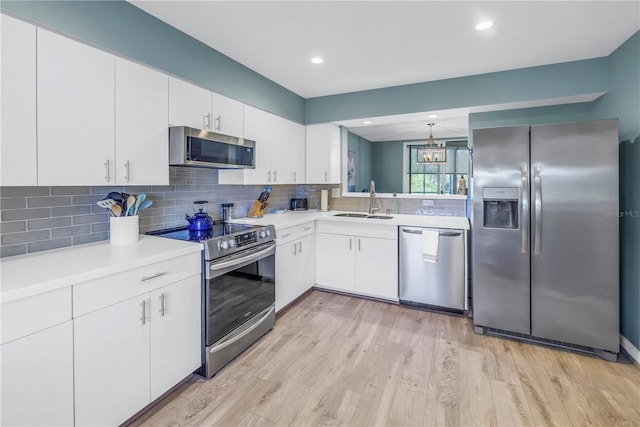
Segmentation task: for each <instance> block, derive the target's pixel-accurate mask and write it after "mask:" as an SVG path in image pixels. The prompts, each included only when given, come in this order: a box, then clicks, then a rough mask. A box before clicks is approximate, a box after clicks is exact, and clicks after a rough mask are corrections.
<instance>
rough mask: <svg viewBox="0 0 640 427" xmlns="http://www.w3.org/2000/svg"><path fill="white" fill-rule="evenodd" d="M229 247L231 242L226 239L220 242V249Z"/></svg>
mask: <svg viewBox="0 0 640 427" xmlns="http://www.w3.org/2000/svg"><path fill="white" fill-rule="evenodd" d="M228 247H229V244H228V243H227V242H225V241H224V240H223V241H222V243H220V249H227V248H228Z"/></svg>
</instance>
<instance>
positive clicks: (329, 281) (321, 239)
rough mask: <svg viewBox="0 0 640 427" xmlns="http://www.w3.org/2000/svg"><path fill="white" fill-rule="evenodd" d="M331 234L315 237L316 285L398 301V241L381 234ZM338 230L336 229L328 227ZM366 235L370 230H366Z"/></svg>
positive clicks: (320, 231) (319, 233)
mask: <svg viewBox="0 0 640 427" xmlns="http://www.w3.org/2000/svg"><path fill="white" fill-rule="evenodd" d="M351 228H352V230H351V233H353V234H334V233H325V232H322V228H321V229H320V230H319V232H318V234H317V236H316V239H317V241H316V252H317V254H318V256H317V257H316V285H317V286H319V287H323V288H327V289H335V290H340V291H345V292H350V293H356V294H362V295H367V296H372V297H377V298H384V299H390V300H396V301H397V300H398V241H397V237H395V238H394V237H391V236H393V232H392V233H391V234H390V235H389V236H387V234H389V233H385V235H384V237H380V238H378V237H370V236H363V235H358V234H356V233H357V227H356V228H355V230H354V229H353V228H354V227H351ZM331 231H340V230H331ZM369 234H370V233H369Z"/></svg>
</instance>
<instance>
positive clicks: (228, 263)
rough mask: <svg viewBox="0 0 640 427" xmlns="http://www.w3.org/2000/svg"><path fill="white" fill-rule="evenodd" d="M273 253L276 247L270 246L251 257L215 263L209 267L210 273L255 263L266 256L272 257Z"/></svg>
mask: <svg viewBox="0 0 640 427" xmlns="http://www.w3.org/2000/svg"><path fill="white" fill-rule="evenodd" d="M274 253H276V247H275V246H270V247H268V248H267V249H263V250H261V251H259V252H255V253H253V254H251V255H247V256H243V257H240V258H237V259H233V260H231V261H225V262H220V263H215V264H211V267H209V268H210V269H211V270H212V271H218V270H224V269H227V268H229V267H235V266H236V265H237V266H240V265H242V264H249V263H252V262H253V261H256V260H258V259H260V258H262V257H264V256H268V255H273V254H274Z"/></svg>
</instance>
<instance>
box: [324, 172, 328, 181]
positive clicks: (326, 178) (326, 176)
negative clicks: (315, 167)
mask: <svg viewBox="0 0 640 427" xmlns="http://www.w3.org/2000/svg"><path fill="white" fill-rule="evenodd" d="M324 182H329V174H328V173H327V172H326V171H325V172H324Z"/></svg>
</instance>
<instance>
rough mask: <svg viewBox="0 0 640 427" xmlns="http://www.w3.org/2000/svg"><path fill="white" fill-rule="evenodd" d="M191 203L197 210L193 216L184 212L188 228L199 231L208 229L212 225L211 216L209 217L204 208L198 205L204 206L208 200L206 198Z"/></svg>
mask: <svg viewBox="0 0 640 427" xmlns="http://www.w3.org/2000/svg"><path fill="white" fill-rule="evenodd" d="M193 204H194V205H196V207H197V208H198V212H196V213H195V214H194V215H193V216H189V214H185V219H186V220H187V221H189V230H191V231H200V230H208V229H210V228H211V227H212V226H213V218H211V217H210V216H209V215H208V214H207V213H206V212H205V211H204V208H202V207H200V206H206V205H207V204H209V202H207V201H206V200H198V201H196V202H193ZM194 210H195V208H194Z"/></svg>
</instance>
